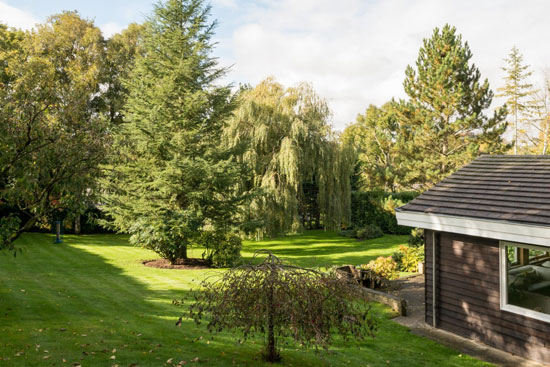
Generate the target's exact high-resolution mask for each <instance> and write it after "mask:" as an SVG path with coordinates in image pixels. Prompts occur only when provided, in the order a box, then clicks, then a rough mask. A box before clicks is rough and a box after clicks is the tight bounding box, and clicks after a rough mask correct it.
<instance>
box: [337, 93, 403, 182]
mask: <svg viewBox="0 0 550 367" xmlns="http://www.w3.org/2000/svg"><path fill="white" fill-rule="evenodd" d="M405 133H406V131H404V129H403V127H402V125H401V121H400V119H399V116H398V111H397V108H396V103H395V102H393V101H392V102H388V103H386V104H384V105H383V106H382V107H376V106H374V105H371V106H369V107H368V108H367V111H366V112H365V114H364V115H358V116H357V120H356V122H355V123H354V124H352V125H350V126H348V127H347V128H346V130H345V131H344V135H343V138H344V140H345V142H346V143H347V144H351V145H352V146H353V147H354V150H355V152H356V154H357V158H356V159H357V163H358V167H359V168H358V184H357V189H362V190H376V189H383V190H385V191H390V192H394V191H396V190H398V189H400V188H402V186H401V185H402V184H403V179H404V176H405V167H404V154H405V153H406V152H405V149H406V144H407V141H406V139H405V137H406V134H405Z"/></svg>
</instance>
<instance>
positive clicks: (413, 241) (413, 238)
mask: <svg viewBox="0 0 550 367" xmlns="http://www.w3.org/2000/svg"><path fill="white" fill-rule="evenodd" d="M424 240H425V237H424V230H423V229H422V228H415V229H413V230H412V231H411V234H410V235H409V240H408V241H407V242H408V243H409V245H410V246H412V247H418V246H424Z"/></svg>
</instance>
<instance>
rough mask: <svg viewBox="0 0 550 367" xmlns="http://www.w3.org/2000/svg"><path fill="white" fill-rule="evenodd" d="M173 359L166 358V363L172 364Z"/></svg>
mask: <svg viewBox="0 0 550 367" xmlns="http://www.w3.org/2000/svg"><path fill="white" fill-rule="evenodd" d="M173 360H174V358H169V359H167V360H166V363H170V364H171V363H172V361H173Z"/></svg>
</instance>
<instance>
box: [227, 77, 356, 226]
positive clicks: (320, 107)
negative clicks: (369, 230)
mask: <svg viewBox="0 0 550 367" xmlns="http://www.w3.org/2000/svg"><path fill="white" fill-rule="evenodd" d="M240 102H241V103H240V107H239V108H238V109H237V110H236V112H235V114H234V117H233V119H232V121H231V122H230V124H229V125H228V127H227V128H226V130H225V139H226V140H227V143H228V144H229V145H231V146H238V145H243V146H245V147H247V148H246V149H245V150H244V153H243V154H242V155H241V156H240V157H239V158H240V159H241V160H242V162H243V163H245V164H247V165H248V167H249V171H248V176H247V177H246V178H245V179H244V180H243V182H242V183H241V185H242V187H241V189H242V190H243V191H258V192H259V195H255V196H253V199H252V202H251V203H250V205H249V206H248V208H247V210H246V214H245V215H246V216H247V218H244V219H245V220H244V222H246V223H248V224H249V225H248V226H247V227H246V228H245V230H246V231H247V232H248V233H251V232H253V231H256V233H257V234H259V235H263V234H267V235H276V234H281V233H288V232H298V231H300V230H302V229H303V228H319V227H324V228H326V229H335V228H337V227H338V226H340V225H342V224H346V223H347V222H348V220H349V216H350V175H351V171H352V168H353V159H352V154H351V152H350V151H349V150H348V148H346V147H344V146H343V145H342V144H340V142H339V140H338V137H337V136H336V135H335V134H334V133H333V132H332V130H331V126H330V125H329V123H328V120H329V118H330V116H331V112H330V110H329V108H328V106H327V104H326V102H325V101H324V100H323V99H321V98H320V97H319V96H318V95H316V94H315V92H314V90H313V89H312V87H311V86H310V85H309V84H305V83H304V84H300V85H298V86H296V87H294V88H286V89H285V88H284V87H283V86H282V85H280V84H278V83H277V82H275V81H274V80H273V79H266V80H264V81H263V82H261V83H260V84H259V85H258V86H256V87H255V88H254V89H244V90H243V91H241V93H240Z"/></svg>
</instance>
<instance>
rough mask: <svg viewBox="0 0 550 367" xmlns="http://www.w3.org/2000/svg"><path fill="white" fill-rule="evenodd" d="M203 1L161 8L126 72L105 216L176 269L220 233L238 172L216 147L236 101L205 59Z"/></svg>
mask: <svg viewBox="0 0 550 367" xmlns="http://www.w3.org/2000/svg"><path fill="white" fill-rule="evenodd" d="M209 11H210V8H209V7H208V6H205V5H204V4H203V1H202V0H168V1H166V2H164V3H162V2H161V3H159V4H158V5H157V6H156V8H155V10H154V14H153V16H152V17H151V18H150V19H149V21H148V22H147V23H146V29H145V31H144V35H143V48H142V50H141V52H140V54H139V55H138V56H137V58H136V61H135V67H134V69H133V71H132V72H130V73H129V75H128V78H127V79H126V82H125V87H126V88H127V89H128V91H129V95H128V99H127V103H126V106H125V108H124V115H125V120H126V123H124V124H122V125H121V127H120V130H119V131H117V133H116V134H115V136H116V149H115V151H116V153H117V154H116V156H115V157H114V164H113V167H111V169H110V170H108V172H110V174H109V181H110V183H109V185H108V192H109V194H108V195H107V197H106V209H107V212H108V214H110V216H111V217H112V218H113V224H114V226H115V227H116V228H117V229H119V230H121V231H127V232H129V233H131V234H132V237H131V241H132V242H133V243H135V244H138V245H142V246H145V247H148V248H151V249H153V250H155V251H157V252H158V253H159V254H160V255H161V256H163V257H165V258H167V259H169V260H171V261H172V262H174V261H175V260H176V259H178V258H186V257H187V247H188V246H189V245H190V244H192V243H193V242H194V241H195V240H196V239H197V238H198V236H200V234H201V231H203V230H205V229H212V228H213V229H215V230H220V229H221V230H226V229H228V227H229V226H230V225H231V222H232V218H233V214H234V213H235V209H236V203H235V201H236V198H235V196H234V195H233V193H234V192H235V190H234V189H235V188H234V184H235V182H236V180H237V179H238V177H239V175H240V168H239V166H238V165H236V164H235V163H234V162H233V161H232V160H231V158H230V157H231V152H230V151H228V150H224V149H223V148H222V147H221V146H220V138H221V132H222V130H223V127H224V124H225V122H226V120H227V118H228V117H229V116H230V115H231V113H232V111H233V108H234V103H233V99H232V97H231V90H230V88H229V87H228V86H217V85H216V84H215V83H216V81H217V80H218V79H219V78H220V77H221V76H222V75H223V74H224V73H225V72H226V70H225V69H223V68H220V67H218V65H217V63H216V60H215V59H214V58H212V57H211V55H210V54H211V50H212V46H213V45H212V43H211V41H210V39H211V37H212V35H213V28H214V26H215V23H211V22H209V20H208V17H209Z"/></svg>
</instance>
